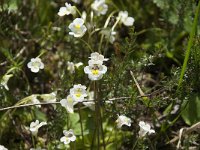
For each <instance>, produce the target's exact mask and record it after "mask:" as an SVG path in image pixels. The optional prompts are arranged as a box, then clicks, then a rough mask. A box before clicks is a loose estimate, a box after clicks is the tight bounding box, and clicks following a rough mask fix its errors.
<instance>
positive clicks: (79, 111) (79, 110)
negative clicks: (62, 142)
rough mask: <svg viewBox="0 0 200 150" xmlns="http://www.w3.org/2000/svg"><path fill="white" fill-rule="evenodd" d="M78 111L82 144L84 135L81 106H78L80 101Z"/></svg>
mask: <svg viewBox="0 0 200 150" xmlns="http://www.w3.org/2000/svg"><path fill="white" fill-rule="evenodd" d="M78 113H79V117H80V124H81V136H82V142H83V146H84V143H85V142H84V135H83V121H82V116H81V107H80V103H79V104H78Z"/></svg>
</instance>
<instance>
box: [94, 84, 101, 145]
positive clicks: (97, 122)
mask: <svg viewBox="0 0 200 150" xmlns="http://www.w3.org/2000/svg"><path fill="white" fill-rule="evenodd" d="M94 99H95V115H96V116H95V117H96V132H97V147H98V149H100V135H99V110H98V109H99V108H98V99H97V87H96V81H94Z"/></svg>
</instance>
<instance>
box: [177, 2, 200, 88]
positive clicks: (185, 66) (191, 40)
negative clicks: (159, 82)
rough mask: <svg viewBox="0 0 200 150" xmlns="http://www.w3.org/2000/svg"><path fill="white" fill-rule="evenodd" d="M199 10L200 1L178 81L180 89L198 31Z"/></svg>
mask: <svg viewBox="0 0 200 150" xmlns="http://www.w3.org/2000/svg"><path fill="white" fill-rule="evenodd" d="M199 12H200V1H199V2H198V6H197V9H196V13H195V18H194V22H193V25H192V30H191V32H190V38H189V41H188V45H187V49H186V54H185V58H184V62H183V66H182V70H181V75H180V78H179V82H178V90H179V89H180V87H181V84H182V82H183V77H184V74H185V71H186V68H187V63H188V60H189V57H190V51H191V47H192V44H193V41H194V37H195V32H196V29H197V24H198V17H199Z"/></svg>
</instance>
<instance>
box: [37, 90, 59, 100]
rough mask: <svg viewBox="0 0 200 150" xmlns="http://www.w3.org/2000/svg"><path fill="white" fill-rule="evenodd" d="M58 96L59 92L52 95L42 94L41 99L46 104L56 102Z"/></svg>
mask: <svg viewBox="0 0 200 150" xmlns="http://www.w3.org/2000/svg"><path fill="white" fill-rule="evenodd" d="M56 94H57V92H51V93H50V94H42V95H40V97H41V98H42V99H43V101H45V102H56Z"/></svg>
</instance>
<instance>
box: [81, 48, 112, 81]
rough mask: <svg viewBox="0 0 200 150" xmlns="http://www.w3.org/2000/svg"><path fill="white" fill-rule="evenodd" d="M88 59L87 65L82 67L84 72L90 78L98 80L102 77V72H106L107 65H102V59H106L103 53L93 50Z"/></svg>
mask: <svg viewBox="0 0 200 150" xmlns="http://www.w3.org/2000/svg"><path fill="white" fill-rule="evenodd" d="M89 58H90V60H89V61H88V64H89V66H86V67H85V68H84V72H85V73H86V74H88V78H89V79H90V80H99V79H101V78H102V77H103V74H105V73H106V72H107V67H106V66H105V65H103V61H107V60H108V59H107V58H104V56H103V55H101V54H99V53H97V52H95V53H92V54H91V56H90V57H89Z"/></svg>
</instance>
